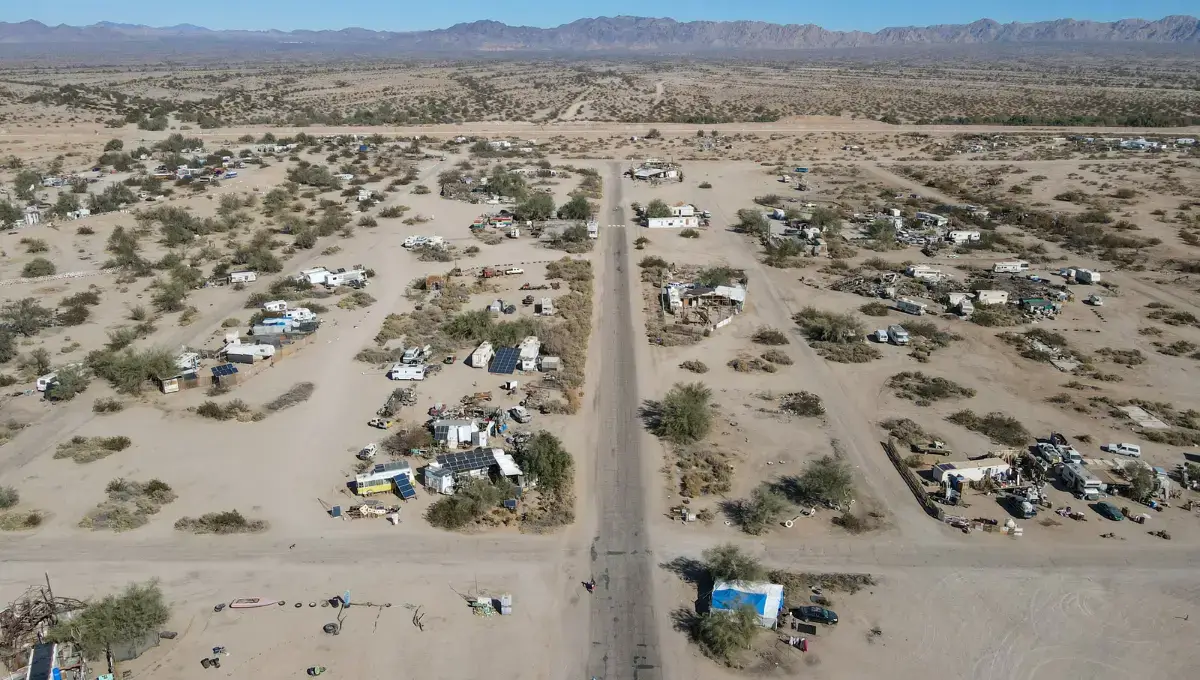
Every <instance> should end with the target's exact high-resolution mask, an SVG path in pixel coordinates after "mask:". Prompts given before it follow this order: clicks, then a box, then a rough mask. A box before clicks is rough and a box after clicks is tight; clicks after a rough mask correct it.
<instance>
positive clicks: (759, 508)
mask: <svg viewBox="0 0 1200 680" xmlns="http://www.w3.org/2000/svg"><path fill="white" fill-rule="evenodd" d="M787 507H788V501H787V498H785V497H784V496H783V494H781V493H779V492H778V491H776V490H775V489H774V488H772V487H771V486H770V485H768V484H763V485H761V486H759V487H757V488H755V489H754V491H753V492H751V494H750V498H748V499H746V500H744V501H742V502H741V503H740V504H739V505H738V508H737V520H738V524H740V525H741V527H742V530H743V531H745V532H746V533H748V534H755V535H757V534H761V533H763V532H765V531H766V530H767V529H768V528H770V526H771V525H772V524H774V523H775V521H776V520H777V519H779V516H780V515H781V514H783V511H784V510H786V509H787Z"/></svg>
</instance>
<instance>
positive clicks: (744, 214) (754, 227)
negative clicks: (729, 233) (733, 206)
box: [734, 208, 771, 236]
mask: <svg viewBox="0 0 1200 680" xmlns="http://www.w3.org/2000/svg"><path fill="white" fill-rule="evenodd" d="M737 217H738V221H737V223H736V224H734V229H736V230H737V231H740V232H742V233H743V234H752V235H754V236H766V235H767V232H768V230H769V229H770V226H771V223H770V222H769V221H767V218H766V217H765V216H763V214H762V213H761V212H759V211H757V210H755V209H753V208H742V209H741V210H739V211H737Z"/></svg>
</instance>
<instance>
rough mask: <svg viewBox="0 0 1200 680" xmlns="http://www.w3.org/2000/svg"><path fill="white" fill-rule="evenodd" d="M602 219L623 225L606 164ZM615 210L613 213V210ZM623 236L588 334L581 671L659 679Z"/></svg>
mask: <svg viewBox="0 0 1200 680" xmlns="http://www.w3.org/2000/svg"><path fill="white" fill-rule="evenodd" d="M608 178H609V182H608V188H607V191H606V193H607V195H608V200H607V201H606V205H605V209H604V213H603V214H604V216H605V217H606V218H607V217H609V216H611V217H612V219H613V222H614V223H617V224H621V223H624V221H625V216H624V208H623V207H622V205H621V203H622V202H621V167H620V165H619V164H617V163H613V164H611V165H610V166H609V172H608ZM614 208H617V210H614ZM631 240H632V239H631V238H630V236H629V234H627V233H626V230H625V229H624V228H623V227H615V228H609V229H605V230H604V234H603V239H602V240H601V256H600V258H599V259H598V260H597V265H598V266H599V267H600V268H601V269H602V270H603V274H602V277H601V279H600V282H602V284H603V286H604V290H605V294H604V297H603V298H602V304H603V307H602V308H601V310H600V314H601V317H602V318H603V319H604V324H603V327H602V328H601V329H600V331H599V332H598V333H597V334H596V337H595V338H594V339H593V343H594V346H597V347H598V348H599V352H600V365H601V368H602V373H601V379H600V383H599V384H598V385H596V386H595V389H596V394H597V399H596V408H597V413H596V416H597V417H598V418H600V419H601V422H602V423H603V426H602V429H601V432H602V433H603V434H602V436H601V439H600V441H599V442H598V443H597V446H596V448H595V452H596V461H595V480H594V483H593V488H594V489H595V493H596V502H597V511H598V526H597V532H596V537H595V539H594V540H593V542H592V548H591V552H592V576H593V578H595V579H596V592H595V593H593V594H592V595H590V597H591V605H592V606H591V627H592V632H591V642H592V648H591V657H590V660H589V662H588V675H590V676H593V677H597V678H604V679H605V680H620V679H623V678H630V679H634V678H636V679H637V680H653V679H654V678H661V677H662V669H661V668H659V666H658V664H659V661H658V659H659V648H658V628H657V622H656V621H655V616H654V598H653V578H652V570H653V569H654V565H653V561H652V558H651V551H650V542H649V538H648V534H647V521H646V519H647V518H646V493H647V491H648V490H649V489H650V488H653V487H654V485H653V484H649V485H647V481H649V480H648V478H647V477H646V476H645V465H644V460H643V457H642V451H641V441H640V440H641V435H642V424H641V422H640V420H639V418H638V408H639V404H640V401H639V395H638V382H637V377H638V376H637V361H636V354H635V349H634V342H635V337H637V335H638V334H637V332H636V331H635V329H634V327H633V320H634V319H633V309H632V300H633V296H634V294H635V293H636V286H634V285H633V284H632V283H631V278H632V272H631V265H630V257H629V250H630V247H631V246H630V241H631Z"/></svg>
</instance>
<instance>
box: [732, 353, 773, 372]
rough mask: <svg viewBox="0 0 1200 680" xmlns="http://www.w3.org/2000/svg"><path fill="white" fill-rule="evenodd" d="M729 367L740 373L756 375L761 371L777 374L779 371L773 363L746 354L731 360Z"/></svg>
mask: <svg viewBox="0 0 1200 680" xmlns="http://www.w3.org/2000/svg"><path fill="white" fill-rule="evenodd" d="M785 356H786V355H785ZM728 366H729V367H730V368H732V369H733V370H735V371H737V372H738V373H756V372H759V371H762V372H764V373H775V372H776V371H778V370H779V369H778V368H776V367H775V365H774V364H772V363H769V362H767V361H763V360H762V359H759V358H758V357H753V356H749V355H745V354H743V355H741V356H738V357H737V358H734V359H730V361H729V364H728Z"/></svg>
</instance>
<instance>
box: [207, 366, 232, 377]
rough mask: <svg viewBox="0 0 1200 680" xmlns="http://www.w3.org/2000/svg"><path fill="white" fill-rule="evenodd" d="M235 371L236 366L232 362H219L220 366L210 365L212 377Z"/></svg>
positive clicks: (223, 375)
mask: <svg viewBox="0 0 1200 680" xmlns="http://www.w3.org/2000/svg"><path fill="white" fill-rule="evenodd" d="M237 372H238V370H237V366H234V365H233V364H221V365H220V366H213V367H212V374H213V377H216V378H224V377H225V376H227V375H233V374H234V373H237Z"/></svg>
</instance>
